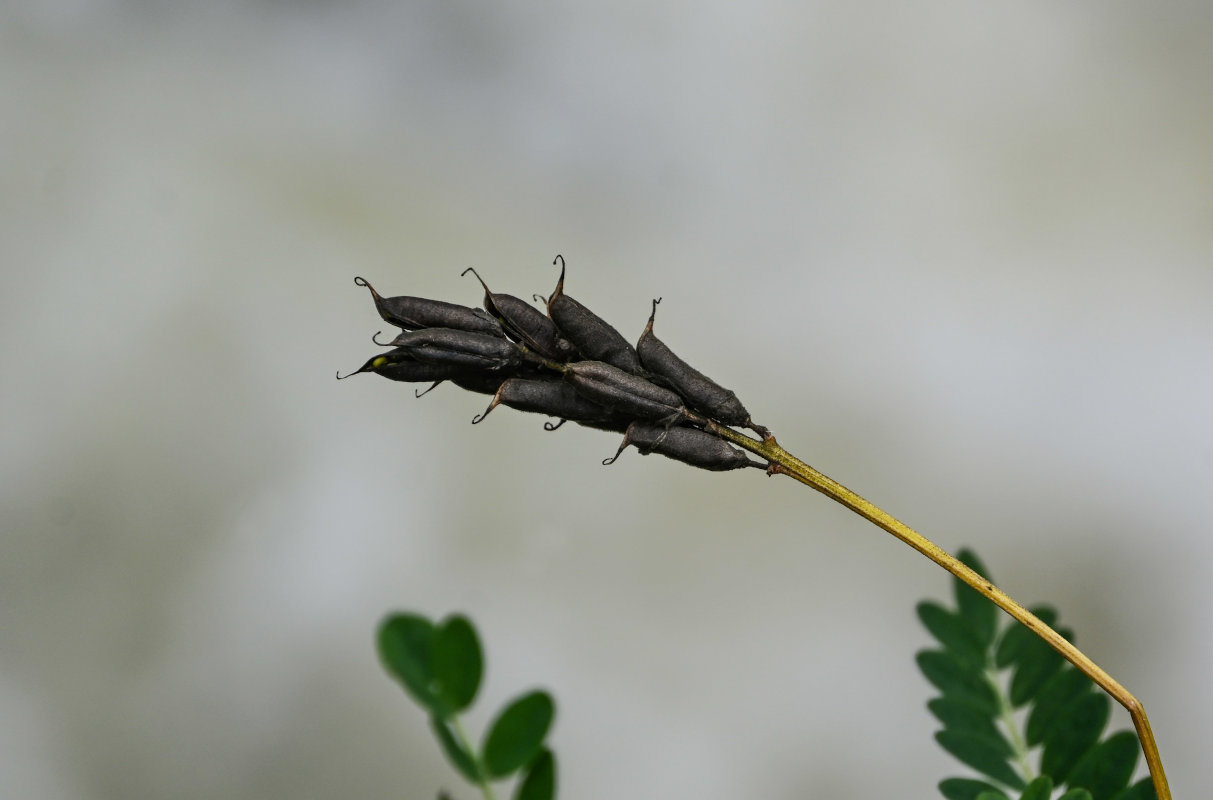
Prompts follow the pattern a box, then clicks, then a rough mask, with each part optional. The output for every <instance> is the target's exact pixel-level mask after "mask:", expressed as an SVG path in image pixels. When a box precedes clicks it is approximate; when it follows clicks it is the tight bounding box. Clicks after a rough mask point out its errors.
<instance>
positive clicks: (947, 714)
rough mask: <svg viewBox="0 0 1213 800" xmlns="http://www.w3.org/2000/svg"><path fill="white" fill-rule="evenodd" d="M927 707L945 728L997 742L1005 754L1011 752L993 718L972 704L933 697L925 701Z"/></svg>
mask: <svg viewBox="0 0 1213 800" xmlns="http://www.w3.org/2000/svg"><path fill="white" fill-rule="evenodd" d="M927 709H928V710H930V712H931V713H932V714H934V715H935V718H936V719H938V720H939V721H940V722H942V723H943V726H944V727H945V728H948V729H949V730H955V731H968V732H969V733H975V734H978V735H980V736H984V737H985V738H987V739H990V740H992V741H995V742H997V743H998V748H999V750H1001V751H1002V752H1003V753H1004V754H1005V755H1007V756H1009V755H1011V753H1012V752H1013V750H1012V748H1011V745H1010V743H1009V742H1008V741H1007V739H1006V737H1005V736H1003V733H1002V731H1000V730H999V729H998V726H997V725H996V724H994V718H993V717H991V716H990V715H989V714H985V713H983V712H981V711H978V710H977V709H975V708H973V707H972V706H967V705H965V704H964V703H958V702H956V701H955V700H952V699H951V698H948V697H935V698H933V699H931V700H930V701H928V702H927Z"/></svg>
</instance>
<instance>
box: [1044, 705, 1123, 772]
mask: <svg viewBox="0 0 1213 800" xmlns="http://www.w3.org/2000/svg"><path fill="white" fill-rule="evenodd" d="M1111 713H1112V706H1111V701H1109V700H1108V697H1107V695H1103V694H1085V695H1083V696H1082V697H1080V698H1078V699H1077V700H1075V701H1073V702H1071V703H1069V704H1068V705H1066V707H1065V708H1064V709H1062V711H1061V713H1060V714H1059V715H1058V720H1057V724H1056V725H1055V726H1054V728H1053V730H1052V731H1050V732H1049V734H1048V736H1046V737H1045V748H1044V752H1043V753H1042V754H1041V756H1040V771H1041V772H1042V773H1044V774H1046V775H1052V776H1053V780H1054V781H1055V782H1057V783H1059V784H1061V783H1066V779H1067V778H1068V777H1069V775H1070V770H1072V769H1073V768H1074V765H1075V764H1076V763H1077V762H1078V759H1080V758H1081V757H1082V756H1083V754H1084V753H1086V752H1087V749H1088V748H1089V747H1090V746H1091V745H1093V744H1095V742H1096V741H1097V740H1098V739H1099V734H1101V733H1103V729H1104V726H1105V725H1107V724H1108V715H1109V714H1111Z"/></svg>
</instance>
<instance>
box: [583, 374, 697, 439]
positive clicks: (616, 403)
mask: <svg viewBox="0 0 1213 800" xmlns="http://www.w3.org/2000/svg"><path fill="white" fill-rule="evenodd" d="M564 379H565V380H566V381H568V382H569V384H570V385H571V386H572V387H573V388H574V389H576V390H577V393H578V394H580V395H582V396H583V397H586V398H588V399H590V400H592V401H594V402H595V403H598V404H600V405H603V406H606V407H607V408H609V409H612V410H614V411H618V412H620V413H622V414H628V415H631V416H632V417H633V418H638V419H648V420H665V421H669V422H670V423H671V424H673V423H675V422H680V421H682V420H684V419H688V418H692V417H694V415H692V414H690V412H689V411H687V409H686V408H685V407H684V405H683V402H682V398H681V397H679V396H678V395H677V394H675V393H674V392H672V391H670V390H669V389H666V388H663V387H661V386H658V385H656V384H654V383H651V382H650V381H647V380H645V379H644V378H642V377H640V376H639V375H633V374H632V373H630V372H625V371H624V370H622V369H619V368H618V367H615V366H612V365H610V364H607V363H604V362H602V361H572V362H570V363H568V364H567V365H565V372H564Z"/></svg>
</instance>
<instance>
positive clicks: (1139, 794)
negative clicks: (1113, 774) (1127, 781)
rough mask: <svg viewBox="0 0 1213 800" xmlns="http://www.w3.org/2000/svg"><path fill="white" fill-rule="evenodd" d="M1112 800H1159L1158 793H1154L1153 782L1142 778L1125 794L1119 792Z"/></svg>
mask: <svg viewBox="0 0 1213 800" xmlns="http://www.w3.org/2000/svg"><path fill="white" fill-rule="evenodd" d="M1112 800H1158V793H1157V792H1155V791H1154V781H1153V780H1151V779H1150V778H1142V779H1141V780H1139V781H1138V782H1137V783H1135V784H1133V785H1132V786H1130V787H1129V788H1128V789H1125V790H1124V791H1123V792H1117V793H1116V795H1114V796H1113V797H1112Z"/></svg>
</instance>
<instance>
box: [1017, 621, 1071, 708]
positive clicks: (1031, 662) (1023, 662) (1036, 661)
mask: <svg viewBox="0 0 1213 800" xmlns="http://www.w3.org/2000/svg"><path fill="white" fill-rule="evenodd" d="M1024 630H1027V629H1026V628H1025V629H1024ZM1065 663H1066V662H1065V659H1064V658H1062V655H1061V653H1059V652H1057V651H1056V650H1054V649H1053V648H1052V647H1050V646H1049V643H1048V642H1046V641H1045V640H1044V639H1037V638H1033V639H1032V641H1030V642H1028V644H1027V645H1026V646H1025V647H1024V648H1023V650H1022V651H1021V652H1020V655H1019V663H1018V665H1017V666H1016V668H1015V674H1014V675H1013V676H1012V677H1011V691H1010V700H1011V706H1012V707H1014V708H1019V707H1020V706H1023V705H1024V704H1025V703H1027V702H1028V701H1029V700H1031V699H1032V698H1034V697H1035V696H1036V695H1037V693H1038V692H1040V690H1041V688H1042V687H1043V686H1044V685H1045V683H1046V682H1047V681H1048V680H1049V678H1052V677H1053V676H1054V675H1056V674H1057V673H1058V671H1059V670H1060V669H1061V667H1062V665H1063V664H1065Z"/></svg>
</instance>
